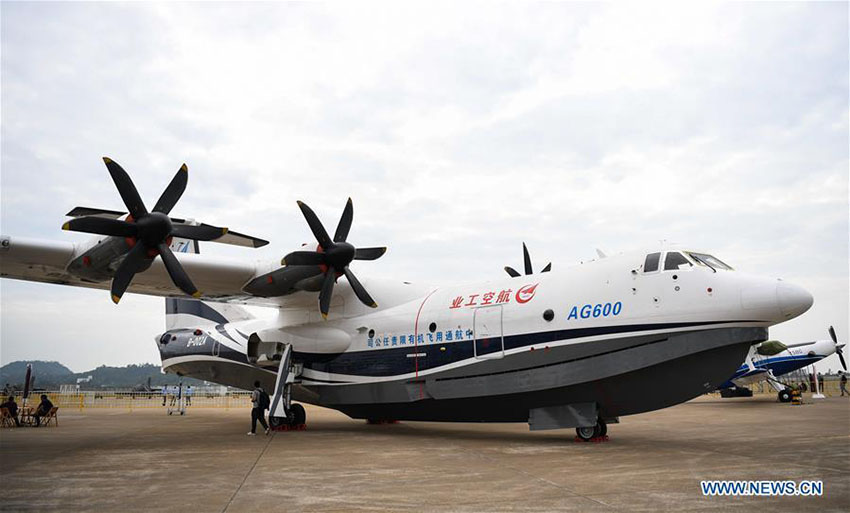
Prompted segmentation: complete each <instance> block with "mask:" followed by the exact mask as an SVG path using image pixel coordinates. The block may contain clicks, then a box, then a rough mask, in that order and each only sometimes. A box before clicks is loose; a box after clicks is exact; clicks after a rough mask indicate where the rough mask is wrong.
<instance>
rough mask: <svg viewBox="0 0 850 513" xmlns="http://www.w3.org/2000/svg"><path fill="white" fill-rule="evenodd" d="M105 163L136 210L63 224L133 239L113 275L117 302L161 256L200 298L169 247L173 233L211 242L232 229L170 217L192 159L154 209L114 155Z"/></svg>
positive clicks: (174, 278)
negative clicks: (123, 216)
mask: <svg viewBox="0 0 850 513" xmlns="http://www.w3.org/2000/svg"><path fill="white" fill-rule="evenodd" d="M103 162H104V164H106V169H107V170H109V174H110V175H111V176H112V181H113V182H115V187H117V188H118V193H119V194H120V195H121V199H122V200H123V201H124V205H125V206H126V207H127V210H128V211H129V213H130V215H129V216H127V218H126V220H124V221H122V220H118V219H106V218H102V217H94V216H83V217H78V218H76V219H73V220H71V221H68V222H67V223H65V224H64V225H62V229H63V230H70V231H74V232H85V233H94V234H97V235H109V236H113V237H125V238H126V239H127V243H128V244H129V245H130V246H131V248H130V251H129V252H128V253H127V254H126V255H125V257H124V260H123V261H122V262H121V264H120V265H119V266H118V269H117V270H116V271H115V276H114V277H113V278H112V287H111V291H110V292H111V294H112V301H113V302H114V303H116V304H117V303H118V301H120V300H121V296H123V295H124V292H125V291H126V290H127V287H129V286H130V282H131V281H133V276H135V275H136V273H137V272H139V271H140V270H142V269H144V268H145V264H146V263H147V262H146V261H147V260H153V259H154V258H156V256H157V255H159V256H160V257H161V258H162V263H163V264H164V265H165V269H166V270H167V271H168V275H169V276H170V277H171V281H173V282H174V285H176V286H177V287H178V288H180V290H182V291H183V292H185V293H186V294H189V295H190V296H192V297H200V295H201V293H200V292H199V291H198V289H197V288H196V287H195V285H194V284H193V283H192V280H191V279H189V275H188V274H186V271H185V270H184V269H183V266H181V265H180V262H179V261H178V260H177V257H175V256H174V253H172V252H171V249H170V248H169V245H170V243H171V238H172V237H180V238H184V239H192V240H198V241H209V240H214V239H217V238H219V237H221V236H222V235H224V234H226V233H227V228H218V227H215V226H209V225H202V226H190V225H182V224H174V223H172V219H171V218H170V217H168V214H169V213H170V212H171V209H172V208H174V205H176V204H177V201H178V200H179V199H180V197H181V196H182V195H183V191H185V190H186V183H187V182H188V180H189V169H188V168H187V167H186V164H183V165H182V166H180V169H179V170H178V171H177V174H176V175H174V178H173V179H172V180H171V183H169V184H168V187H166V188H165V191H163V193H162V195H161V196H160V197H159V200H158V201H157V202H156V205H154V207H153V211H151V212H148V210H147V208H145V204H144V202H142V198H141V197H140V196H139V191H138V190H136V186H135V185H133V181H132V180H131V179H130V175H128V174H127V172H126V171H124V169H123V168H122V167H121V166H119V165H118V163H117V162H115V161H113V160H112V159H110V158H108V157H103Z"/></svg>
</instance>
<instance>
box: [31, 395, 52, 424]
mask: <svg viewBox="0 0 850 513" xmlns="http://www.w3.org/2000/svg"><path fill="white" fill-rule="evenodd" d="M52 409H53V403H51V402H50V399H48V398H47V396H46V395H44V394H41V402H40V403H38V407H37V408H36V409H35V413H33V414H32V416H33V417H35V427H38V426H40V425H41V418H42V417H44V416H45V415H47V414H48V413H50V410H52Z"/></svg>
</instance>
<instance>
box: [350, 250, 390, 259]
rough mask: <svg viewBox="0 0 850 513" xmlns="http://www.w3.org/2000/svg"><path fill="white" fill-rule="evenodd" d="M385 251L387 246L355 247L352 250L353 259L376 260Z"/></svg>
mask: <svg viewBox="0 0 850 513" xmlns="http://www.w3.org/2000/svg"><path fill="white" fill-rule="evenodd" d="M386 252H387V248H357V249H355V250H354V260H377V259H379V258H381V257H382V256H383V255H384V253H386Z"/></svg>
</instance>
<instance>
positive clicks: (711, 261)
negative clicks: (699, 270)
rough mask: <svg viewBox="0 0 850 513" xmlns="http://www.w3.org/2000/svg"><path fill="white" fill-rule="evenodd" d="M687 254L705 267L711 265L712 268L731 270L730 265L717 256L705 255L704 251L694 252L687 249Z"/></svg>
mask: <svg viewBox="0 0 850 513" xmlns="http://www.w3.org/2000/svg"><path fill="white" fill-rule="evenodd" d="M688 255H689V256H690V257H691V258H693V259H694V262H696V263H698V264H699V265H703V266H706V267H711V268H713V269H723V270H724V271H732V270H733V269H732V266H731V265H727V264H726V263H724V262H723V261H722V260H720V259H719V258H717V257H715V256H713V255H707V254H705V253H694V252H693V251H688Z"/></svg>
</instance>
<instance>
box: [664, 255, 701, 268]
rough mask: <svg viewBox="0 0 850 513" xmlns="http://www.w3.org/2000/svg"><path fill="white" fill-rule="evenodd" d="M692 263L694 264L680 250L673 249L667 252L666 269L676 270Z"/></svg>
mask: <svg viewBox="0 0 850 513" xmlns="http://www.w3.org/2000/svg"><path fill="white" fill-rule="evenodd" d="M692 265H694V264H692V263H690V262H689V261H688V259H687V258H685V256H684V255H683V254H681V253H679V252H678V251H671V252H669V253H667V256H666V257H665V258H664V270H665V271H676V270H679V269H684V268H686V267H690V266H692Z"/></svg>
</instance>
